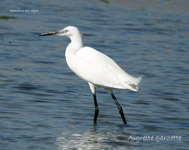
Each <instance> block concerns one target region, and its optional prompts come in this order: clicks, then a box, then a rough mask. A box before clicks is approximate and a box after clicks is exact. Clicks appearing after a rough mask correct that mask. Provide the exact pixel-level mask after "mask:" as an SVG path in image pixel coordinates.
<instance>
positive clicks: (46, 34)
mask: <svg viewBox="0 0 189 150" xmlns="http://www.w3.org/2000/svg"><path fill="white" fill-rule="evenodd" d="M57 33H58V32H48V33H41V34H40V35H39V36H48V35H56V34H57Z"/></svg>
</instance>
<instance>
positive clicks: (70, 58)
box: [65, 35, 83, 74]
mask: <svg viewBox="0 0 189 150" xmlns="http://www.w3.org/2000/svg"><path fill="white" fill-rule="evenodd" d="M70 39H71V42H70V44H69V45H68V46H67V48H66V53H65V56H66V62H67V64H68V66H69V68H70V69H71V70H72V71H73V72H75V73H76V70H77V68H76V66H77V65H76V59H75V57H76V54H77V52H78V51H79V50H80V49H81V48H82V47H83V41H82V38H81V35H78V36H72V37H70ZM76 74H77V73H76Z"/></svg>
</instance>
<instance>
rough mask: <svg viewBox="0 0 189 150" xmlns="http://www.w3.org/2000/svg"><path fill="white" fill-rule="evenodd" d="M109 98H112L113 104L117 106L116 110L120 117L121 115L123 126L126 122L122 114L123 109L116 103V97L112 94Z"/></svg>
mask: <svg viewBox="0 0 189 150" xmlns="http://www.w3.org/2000/svg"><path fill="white" fill-rule="evenodd" d="M111 96H112V98H113V99H114V102H115V103H116V105H117V108H118V110H119V113H120V115H121V118H122V120H123V123H124V124H127V121H126V119H125V116H124V113H123V109H122V107H121V105H120V104H119V103H118V101H117V99H116V97H115V96H114V94H113V92H112V93H111Z"/></svg>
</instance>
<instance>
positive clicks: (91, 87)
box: [89, 83, 99, 124]
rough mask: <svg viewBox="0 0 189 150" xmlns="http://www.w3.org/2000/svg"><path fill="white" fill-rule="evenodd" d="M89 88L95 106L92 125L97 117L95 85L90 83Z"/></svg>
mask: <svg viewBox="0 0 189 150" xmlns="http://www.w3.org/2000/svg"><path fill="white" fill-rule="evenodd" d="M89 87H90V89H91V92H92V93H93V98H94V105H95V115H94V123H95V124H96V123H97V117H98V112H99V109H98V103H97V99H96V88H95V85H94V84H92V83H89Z"/></svg>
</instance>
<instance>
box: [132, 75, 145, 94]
mask: <svg viewBox="0 0 189 150" xmlns="http://www.w3.org/2000/svg"><path fill="white" fill-rule="evenodd" d="M142 77H143V76H139V77H137V78H134V79H135V83H129V86H130V90H132V91H138V86H139V83H140V82H141V80H142Z"/></svg>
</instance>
